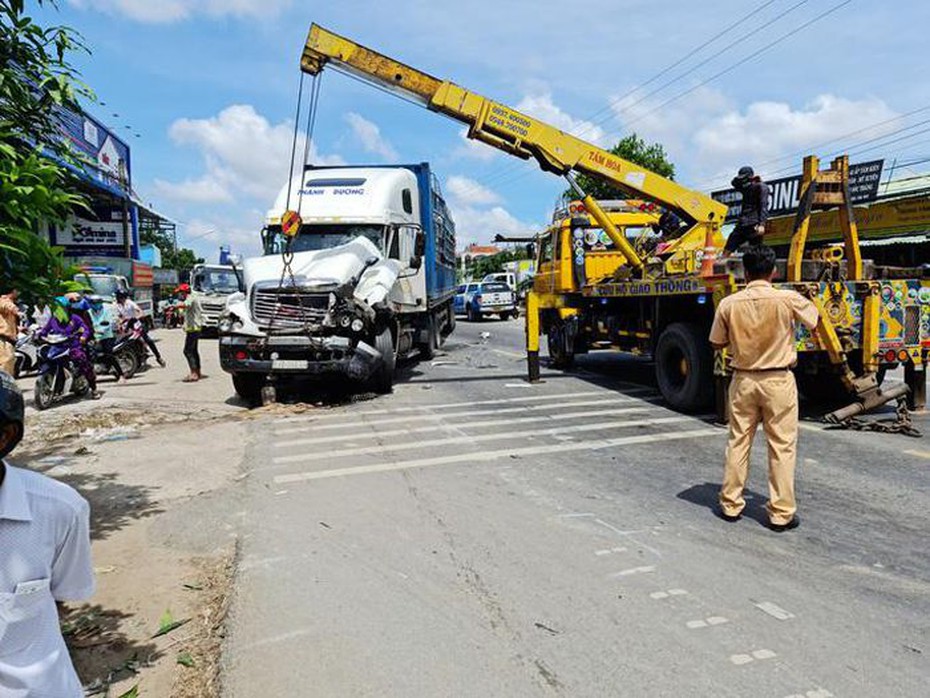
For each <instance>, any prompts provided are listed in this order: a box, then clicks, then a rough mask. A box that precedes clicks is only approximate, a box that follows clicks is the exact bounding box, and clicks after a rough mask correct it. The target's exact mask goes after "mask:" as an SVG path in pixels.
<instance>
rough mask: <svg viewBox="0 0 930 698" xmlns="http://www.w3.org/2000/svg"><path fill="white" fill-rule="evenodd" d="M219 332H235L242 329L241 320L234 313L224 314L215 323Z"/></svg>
mask: <svg viewBox="0 0 930 698" xmlns="http://www.w3.org/2000/svg"><path fill="white" fill-rule="evenodd" d="M216 327H217V329H218V330H219V331H220V332H235V331H236V330H238V329H239V328H241V327H242V319H241V318H240V317H239V316H238V315H236V314H235V313H230V312H224V313H223V314H222V315H221V316H220V319H219V320H218V321H217V323H216Z"/></svg>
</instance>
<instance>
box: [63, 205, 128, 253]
mask: <svg viewBox="0 0 930 698" xmlns="http://www.w3.org/2000/svg"><path fill="white" fill-rule="evenodd" d="M92 211H93V213H85V212H83V211H82V214H83V215H81V216H77V215H74V216H71V218H69V219H68V221H67V222H66V223H65V224H64V225H61V226H57V225H54V226H49V237H50V242H51V243H52V244H53V245H58V246H60V247H64V248H65V254H66V255H67V256H69V257H78V256H81V257H83V256H87V255H92V256H97V257H125V256H126V235H125V231H124V230H123V209H122V208H121V207H118V206H94V207H93V209H92ZM127 227H128V230H129V234H130V235H132V231H133V221H132V220H131V219H130V220H129V221H128V222H127Z"/></svg>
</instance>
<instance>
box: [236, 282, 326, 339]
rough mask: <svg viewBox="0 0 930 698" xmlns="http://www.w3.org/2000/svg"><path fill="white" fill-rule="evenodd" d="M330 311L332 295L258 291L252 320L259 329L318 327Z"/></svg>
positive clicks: (271, 289)
mask: <svg viewBox="0 0 930 698" xmlns="http://www.w3.org/2000/svg"><path fill="white" fill-rule="evenodd" d="M327 310H329V293H300V294H298V293H296V292H295V291H294V290H293V289H289V288H287V289H274V288H268V289H256V290H255V292H254V293H253V294H252V317H253V318H254V319H255V322H256V323H257V324H258V326H259V327H261V328H263V329H266V328H268V327H271V326H272V324H273V326H274V328H275V329H293V328H297V327H304V326H305V325H318V324H319V323H321V322H322V321H323V318H324V317H325V316H326V311H327Z"/></svg>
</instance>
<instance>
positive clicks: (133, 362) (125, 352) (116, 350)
mask: <svg viewBox="0 0 930 698" xmlns="http://www.w3.org/2000/svg"><path fill="white" fill-rule="evenodd" d="M113 355H114V356H115V357H116V361H117V362H118V363H119V367H120V371H122V373H123V377H124V378H132V377H133V376H134V375H135V374H136V371H138V370H139V357H138V354H137V351H136V347H135V346H134V344H133V341H132V335H131V334H130V335H124V336H122V337H120V338H118V339H117V340H116V342H115V343H114V345H113ZM91 359H92V360H93V362H94V372H95V373H96V374H97V375H98V376H107V375H111V374H112V373H113V369H112V367H111V366H110V365H109V364H107V363H104V362H103V360H102V359H103V353H102V351H101V349H100V348H99V346H94V347H93V351H92V355H91Z"/></svg>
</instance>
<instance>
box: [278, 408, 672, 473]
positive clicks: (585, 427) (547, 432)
mask: <svg viewBox="0 0 930 698" xmlns="http://www.w3.org/2000/svg"><path fill="white" fill-rule="evenodd" d="M687 421H691V418H690V417H658V418H654V419H634V420H629V421H613V422H597V423H595V424H579V425H576V426H572V427H553V428H552V429H531V430H528V431H507V432H500V433H496V434H479V435H470V436H449V437H445V438H442V439H428V440H425V441H413V442H404V443H388V444H378V445H376V446H363V447H360V448H346V449H342V450H338V451H317V452H313V453H298V454H295V455H290V456H277V457H276V458H274V459H273V462H274V463H276V464H282V463H305V462H309V461H314V460H323V459H329V458H343V457H347V456H362V455H370V454H372V453H386V452H388V451H403V450H413V449H416V448H428V447H430V446H445V445H448V444H467V443H473V442H476V441H497V440H500V439H518V438H526V437H532V436H552V435H554V434H566V433H576V432H583V431H599V430H605V429H625V428H631V427H643V426H653V425H659V424H674V423H676V422H687ZM379 436H380V435H379Z"/></svg>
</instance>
